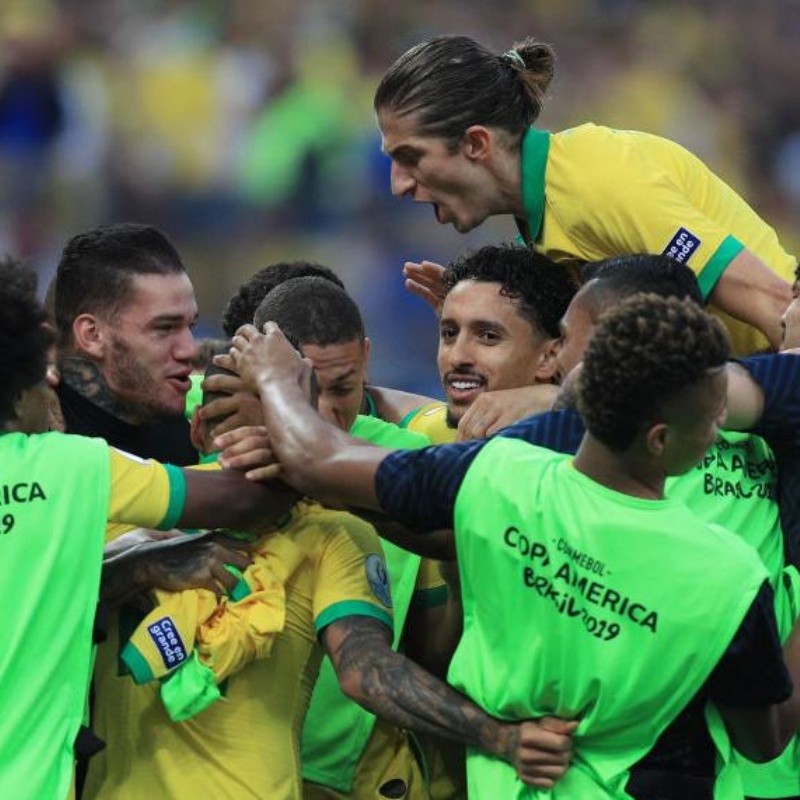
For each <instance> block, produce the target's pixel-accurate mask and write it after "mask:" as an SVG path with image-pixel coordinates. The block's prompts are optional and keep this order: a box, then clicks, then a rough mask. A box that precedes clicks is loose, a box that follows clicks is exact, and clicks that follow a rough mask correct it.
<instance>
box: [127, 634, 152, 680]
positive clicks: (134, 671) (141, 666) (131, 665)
mask: <svg viewBox="0 0 800 800" xmlns="http://www.w3.org/2000/svg"><path fill="white" fill-rule="evenodd" d="M119 657H120V659H121V660H122V663H123V664H124V665H125V671H126V672H127V673H128V674H129V675H130V676H131V677H132V678H133V680H134V682H136V683H150V681H152V680H153V679H154V678H155V675H154V674H153V670H152V669H151V668H150V664H148V663H147V659H146V658H145V657H144V656H143V655H142V654H141V653H140V652H139V650H138V648H137V647H135V646H134V644H133V643H132V642H126V643H125V646H124V647H123V648H122V652H120V655H119Z"/></svg>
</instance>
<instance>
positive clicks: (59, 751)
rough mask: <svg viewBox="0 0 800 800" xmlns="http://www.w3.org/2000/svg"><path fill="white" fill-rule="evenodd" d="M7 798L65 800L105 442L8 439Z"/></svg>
mask: <svg viewBox="0 0 800 800" xmlns="http://www.w3.org/2000/svg"><path fill="white" fill-rule="evenodd" d="M0 461H1V462H2V464H3V476H2V478H1V479H0V503H1V504H0V611H1V612H2V618H3V647H2V649H1V650H0V707H2V709H3V724H2V725H0V754H1V755H0V797H4V798H5V797H8V798H11V797H13V798H16V799H17V800H39V799H40V798H50V797H52V798H64V797H67V794H68V790H69V786H70V781H71V779H72V772H73V756H74V753H73V744H74V741H75V736H76V734H77V733H78V729H79V727H80V725H81V723H82V721H83V713H84V706H85V700H86V694H87V691H88V687H89V675H90V666H91V658H92V623H93V621H94V616H95V610H96V606H97V597H98V594H99V587H100V567H101V564H102V559H103V540H104V535H105V527H106V519H107V515H108V509H109V495H110V490H111V488H110V466H109V450H108V445H107V444H106V443H105V442H104V441H103V440H102V439H89V438H84V437H78V436H68V435H65V434H61V433H46V434H40V435H36V436H27V435H25V434H21V433H7V434H6V435H4V436H2V437H0Z"/></svg>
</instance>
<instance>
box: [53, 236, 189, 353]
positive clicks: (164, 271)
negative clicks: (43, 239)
mask: <svg viewBox="0 0 800 800" xmlns="http://www.w3.org/2000/svg"><path fill="white" fill-rule="evenodd" d="M185 272H186V268H185V267H184V265H183V262H182V261H181V257H180V256H179V255H178V251H177V250H176V249H175V248H174V247H173V245H172V244H171V243H170V241H169V240H168V239H167V237H166V236H164V234H163V233H161V232H160V231H159V230H157V229H156V228H153V227H152V226H150V225H138V224H134V223H122V224H117V225H101V226H99V227H97V228H92V229H91V230H89V231H86V232H85V233H79V234H78V235H77V236H73V237H72V238H71V239H70V240H69V241H68V242H67V244H66V246H65V247H64V251H63V252H62V254H61V260H60V261H59V263H58V269H57V271H56V279H55V298H54V308H55V318H56V326H57V327H58V332H59V337H60V338H61V340H62V342H68V341H70V340H71V338H72V323H73V322H74V321H75V319H76V318H77V317H78V316H80V315H81V314H87V313H88V314H97V315H101V316H103V317H105V318H106V319H109V320H113V319H114V316H115V315H116V314H117V313H118V312H119V311H120V310H121V308H122V306H123V305H124V303H125V301H126V300H127V299H128V297H129V293H130V288H131V284H132V282H133V278H134V277H135V276H136V275H173V274H179V273H185Z"/></svg>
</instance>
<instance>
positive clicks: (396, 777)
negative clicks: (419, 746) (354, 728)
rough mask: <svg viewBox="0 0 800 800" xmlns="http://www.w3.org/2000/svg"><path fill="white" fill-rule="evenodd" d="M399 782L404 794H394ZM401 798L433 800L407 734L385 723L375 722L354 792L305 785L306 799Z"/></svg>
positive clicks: (316, 784)
mask: <svg viewBox="0 0 800 800" xmlns="http://www.w3.org/2000/svg"><path fill="white" fill-rule="evenodd" d="M397 781H402V783H403V784H404V785H405V792H404V793H403V794H399V793H397V794H390V793H388V792H389V790H390V786H392V787H393V788H395V789H396V788H397V786H398V784H397V783H396V782H397ZM384 797H400V798H403V800H429V798H430V795H429V794H428V792H427V790H426V788H425V780H424V778H423V776H422V772H421V770H420V768H419V764H418V763H417V759H416V758H415V757H414V753H413V751H412V749H411V747H410V746H409V741H408V734H407V733H406V732H405V731H402V730H400V729H399V728H396V727H395V726H393V725H390V724H389V723H387V722H384V721H383V720H381V719H378V721H377V722H376V723H375V727H374V728H373V731H372V736H370V739H369V742H368V743H367V746H366V748H365V749H364V754H363V755H362V756H361V761H360V762H359V765H358V769H357V770H356V775H355V782H354V783H353V790H352V791H351V792H349V793H347V794H345V793H343V792H339V791H337V790H336V789H331V788H330V787H329V786H322V785H321V784H318V783H309V782H308V781H306V782H305V783H304V784H303V800H380V798H384Z"/></svg>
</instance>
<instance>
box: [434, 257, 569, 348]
mask: <svg viewBox="0 0 800 800" xmlns="http://www.w3.org/2000/svg"><path fill="white" fill-rule="evenodd" d="M443 280H444V285H445V289H446V291H448V292H449V291H450V290H451V289H452V288H453V287H454V286H455V285H456V284H457V283H460V282H461V281H468V280H473V281H482V282H486V283H499V284H500V285H501V288H500V294H501V295H503V296H504V297H508V298H510V299H511V300H515V301H516V302H517V307H518V309H519V313H520V314H521V315H522V317H523V318H524V319H526V320H527V321H528V322H529V323H530V324H531V326H532V327H533V329H534V330H535V331H536V332H537V333H539V334H541V335H542V336H544V337H550V338H553V339H555V338H557V337H558V336H559V330H558V323H559V321H560V320H561V317H563V316H564V312H565V311H566V310H567V306H568V305H569V303H570V300H572V298H573V296H574V295H575V292H576V291H577V286H576V285H575V283H573V281H572V278H571V277H570V276H569V274H568V273H567V271H566V270H564V269H562V268H561V267H559V266H558V265H557V264H554V263H553V262H552V261H550V259H549V258H546V257H545V256H543V255H540V254H539V253H536V252H535V251H533V250H529V249H528V248H527V247H518V246H515V245H488V246H486V247H482V248H481V249H480V250H476V251H475V252H474V253H468V254H466V255H464V256H462V257H461V258H459V259H457V260H456V261H454V262H452V263H451V264H449V265H448V266H447V268H446V269H445V271H444V276H443Z"/></svg>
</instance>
